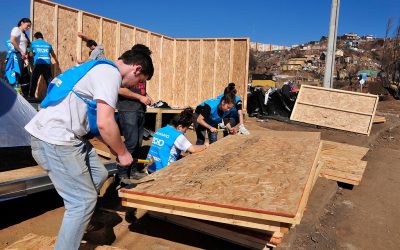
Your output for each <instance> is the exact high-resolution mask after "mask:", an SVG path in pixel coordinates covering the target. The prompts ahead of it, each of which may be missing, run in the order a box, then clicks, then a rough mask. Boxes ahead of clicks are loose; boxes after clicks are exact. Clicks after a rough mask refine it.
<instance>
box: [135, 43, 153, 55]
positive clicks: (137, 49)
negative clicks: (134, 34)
mask: <svg viewBox="0 0 400 250" xmlns="http://www.w3.org/2000/svg"><path fill="white" fill-rule="evenodd" d="M131 50H133V51H135V52H142V53H144V54H146V55H148V56H151V50H150V49H149V47H147V46H146V45H143V44H135V45H133V47H132V48H131Z"/></svg>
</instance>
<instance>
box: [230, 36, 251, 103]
mask: <svg viewBox="0 0 400 250" xmlns="http://www.w3.org/2000/svg"><path fill="white" fill-rule="evenodd" d="M246 51H247V40H243V41H234V45H233V62H232V63H233V72H232V79H231V81H232V82H234V83H235V84H236V88H237V90H238V93H246V91H247V88H246V84H243V83H247V81H248V79H247V78H246V63H247V62H246V57H247V54H246ZM240 98H241V99H242V100H243V99H244V98H245V97H244V96H240Z"/></svg>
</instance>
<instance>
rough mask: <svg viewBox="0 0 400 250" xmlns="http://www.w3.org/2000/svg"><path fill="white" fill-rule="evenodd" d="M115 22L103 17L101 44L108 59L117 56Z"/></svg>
mask: <svg viewBox="0 0 400 250" xmlns="http://www.w3.org/2000/svg"><path fill="white" fill-rule="evenodd" d="M116 37H117V23H116V22H113V21H109V20H104V19H103V46H104V48H105V49H104V54H105V56H106V58H107V59H109V60H116V59H117V58H118V56H119V55H118V56H117V54H116V47H117V44H116V43H117V40H116Z"/></svg>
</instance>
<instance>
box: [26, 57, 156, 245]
mask: <svg viewBox="0 0 400 250" xmlns="http://www.w3.org/2000/svg"><path fill="white" fill-rule="evenodd" d="M153 73H154V68H153V63H152V60H151V58H150V57H149V56H148V55H146V54H144V53H140V52H137V51H133V50H128V51H126V52H124V53H123V54H122V55H121V56H120V57H119V58H118V60H116V61H114V62H112V61H107V60H92V61H89V62H86V63H84V64H81V65H79V66H75V67H73V68H71V69H69V70H67V71H65V72H64V73H62V74H60V75H58V76H57V77H56V78H54V79H53V81H52V82H51V83H50V85H49V87H48V93H47V96H46V98H45V99H44V100H43V101H42V103H41V108H42V109H41V110H40V111H39V112H38V113H37V114H36V116H35V117H34V118H33V119H32V120H31V121H30V122H29V123H28V124H27V125H26V126H25V129H26V130H27V131H28V132H29V133H30V134H31V135H32V141H31V147H32V155H33V157H34V158H35V160H36V162H37V163H38V164H39V165H40V166H41V167H42V168H43V169H45V170H46V171H47V174H48V176H49V177H50V179H51V181H52V183H53V185H54V187H55V188H56V190H57V192H58V194H59V195H60V196H61V197H62V198H63V199H64V206H65V213H64V218H63V221H62V225H61V228H60V231H59V233H58V237H57V241H56V243H55V249H57V250H59V249H65V250H71V249H78V248H79V245H80V241H81V239H82V237H83V234H84V231H85V229H86V227H87V225H88V223H89V220H90V218H91V216H92V214H93V212H94V209H95V206H96V201H97V193H98V191H99V190H100V188H101V186H102V185H103V183H104V181H105V180H106V178H107V176H108V172H107V169H106V168H105V167H104V165H103V164H102V162H101V161H100V159H99V157H98V156H97V154H96V151H95V149H94V147H93V146H92V145H91V144H90V142H89V141H88V140H87V135H88V134H89V133H91V134H92V135H95V136H97V137H98V138H100V139H101V140H102V141H103V142H104V143H106V144H107V145H108V146H109V147H110V149H111V152H112V153H113V154H115V155H116V156H117V157H118V158H117V160H118V162H119V164H120V165H122V166H129V165H131V164H132V161H133V159H132V155H131V154H130V153H129V151H128V150H127V149H126V147H125V145H124V143H123V142H122V139H121V134H120V131H119V129H118V125H117V123H116V121H115V118H114V112H115V107H116V104H117V100H118V91H119V88H120V87H132V86H134V85H135V84H137V83H139V82H142V81H145V80H147V79H150V78H151V77H152V75H153Z"/></svg>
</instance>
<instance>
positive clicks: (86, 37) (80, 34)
mask: <svg viewBox="0 0 400 250" xmlns="http://www.w3.org/2000/svg"><path fill="white" fill-rule="evenodd" d="M78 36H79V37H80V38H82V40H83V41H85V42H87V41H89V40H91V38H90V37H88V36H86V35H84V34H83V33H82V32H78Z"/></svg>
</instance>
